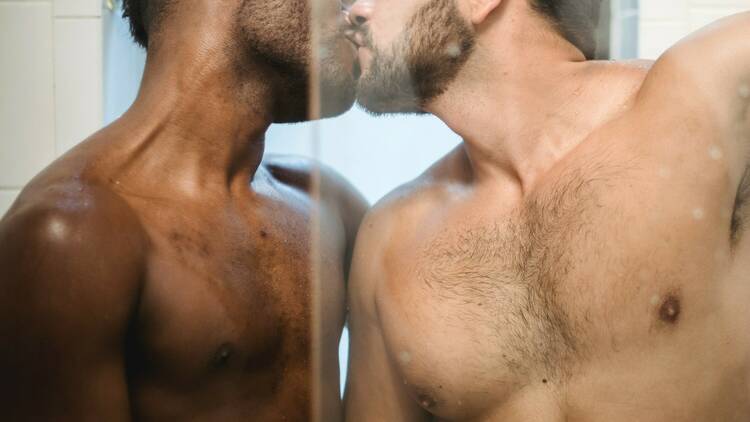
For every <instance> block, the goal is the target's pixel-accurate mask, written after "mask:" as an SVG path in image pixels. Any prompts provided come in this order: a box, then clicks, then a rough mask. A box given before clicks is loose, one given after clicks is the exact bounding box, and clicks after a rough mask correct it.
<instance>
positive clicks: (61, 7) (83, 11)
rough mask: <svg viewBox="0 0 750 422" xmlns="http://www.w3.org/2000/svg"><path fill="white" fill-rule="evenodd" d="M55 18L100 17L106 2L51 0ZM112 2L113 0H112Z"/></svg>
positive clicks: (94, 0)
mask: <svg viewBox="0 0 750 422" xmlns="http://www.w3.org/2000/svg"><path fill="white" fill-rule="evenodd" d="M53 1H54V2H55V16H70V17H87V16H88V17H92V16H101V15H102V8H103V7H104V5H105V4H106V1H107V0H53ZM113 1H114V0H113Z"/></svg>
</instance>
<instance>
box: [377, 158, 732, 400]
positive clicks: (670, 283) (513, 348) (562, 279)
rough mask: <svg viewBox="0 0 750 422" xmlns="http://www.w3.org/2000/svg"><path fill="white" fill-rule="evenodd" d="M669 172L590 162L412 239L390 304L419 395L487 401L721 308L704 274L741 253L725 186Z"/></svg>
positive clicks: (385, 306) (451, 214) (388, 317)
mask: <svg viewBox="0 0 750 422" xmlns="http://www.w3.org/2000/svg"><path fill="white" fill-rule="evenodd" d="M613 169H614V170H613ZM660 172H662V173H663V172H664V169H662V168H660V166H658V165H652V164H651V163H645V164H643V165H641V166H637V167H626V166H606V169H605V168H604V167H602V166H596V167H580V168H577V169H575V170H570V171H566V172H563V173H561V174H560V177H559V178H558V179H557V181H556V182H555V183H552V184H550V185H549V187H548V188H547V189H544V190H543V191H540V194H538V195H536V196H534V197H533V198H531V199H530V200H528V201H525V202H523V203H522V204H521V205H518V206H511V207H507V206H504V205H502V204H503V201H502V199H501V198H494V200H492V198H490V199H488V198H487V197H483V198H477V199H478V200H472V199H469V200H468V201H467V200H466V199H462V200H461V201H466V202H457V203H455V204H450V205H448V206H447V207H444V208H443V209H442V210H441V211H439V212H440V213H442V215H441V216H440V218H438V219H437V220H439V221H441V222H442V223H441V224H440V225H436V226H434V227H433V226H430V227H422V228H420V229H418V230H415V231H413V232H412V233H410V235H409V236H406V237H405V238H404V239H402V240H403V241H402V242H400V244H399V246H398V247H395V248H394V249H393V250H392V255H391V259H393V260H397V261H398V262H400V264H401V265H390V266H388V268H387V275H386V278H385V281H384V283H383V286H382V288H381V289H380V291H379V294H378V306H379V311H380V315H381V318H382V319H383V325H384V332H385V336H386V342H387V344H388V347H389V350H390V353H391V354H392V355H393V357H394V361H395V362H396V364H397V366H398V367H399V369H400V371H401V372H402V374H403V375H404V379H405V382H406V383H407V384H409V385H410V387H411V390H412V391H413V394H414V397H415V399H416V400H417V401H418V402H419V403H420V404H421V405H422V406H423V407H425V408H426V409H427V410H430V411H433V412H435V413H436V414H441V412H451V411H452V412H457V414H465V413H461V410H460V409H461V408H464V409H482V408H486V407H487V406H489V403H493V402H494V403H497V402H498V401H501V402H502V401H503V400H506V399H509V397H511V396H512V395H513V394H515V393H517V392H518V391H520V390H521V389H523V388H524V387H527V386H529V385H532V384H534V385H536V384H539V385H543V384H548V385H558V386H559V385H561V384H564V383H566V382H567V381H568V380H569V379H570V378H571V377H572V376H574V375H575V374H576V372H579V371H580V368H582V367H585V366H586V364H587V362H589V361H591V360H592V359H600V358H602V357H603V356H604V357H606V356H614V355H616V354H618V353H620V352H622V351H623V350H640V351H641V352H643V351H648V350H652V349H653V348H655V347H659V345H660V344H662V342H663V341H664V339H665V338H668V337H670V336H673V335H675V333H676V332H677V331H678V330H679V327H681V326H682V325H685V324H690V321H691V318H693V317H694V316H696V315H704V314H705V313H706V312H709V311H708V310H709V309H710V308H711V307H712V306H714V305H715V304H716V301H717V300H718V299H717V298H716V297H714V295H713V293H712V292H708V293H707V292H706V290H705V286H706V284H707V283H711V282H713V281H715V280H717V279H719V278H720V277H721V270H720V269H719V268H720V267H721V265H723V264H725V263H726V262H727V260H728V259H729V254H730V251H729V246H728V232H726V230H724V228H725V227H726V226H727V225H728V220H727V218H726V217H727V216H726V212H725V210H724V209H723V208H722V207H723V205H721V204H723V203H725V202H726V199H725V198H723V195H725V193H726V192H724V191H725V188H724V187H723V186H721V187H720V186H716V185H714V186H713V188H709V189H706V188H704V187H703V186H701V185H696V184H692V185H691V186H690V187H685V186H683V187H681V188H680V189H675V188H674V185H673V180H672V179H670V178H666V177H662V178H661V179H659V174H660ZM651 173H653V174H654V176H655V177H649V176H650V174H651ZM670 177H682V176H680V175H674V174H672V175H670ZM706 186H708V184H707V185H706ZM704 189H706V190H704ZM493 203H494V204H498V205H495V206H493V205H492V204H493ZM476 210H481V211H476ZM435 368H437V369H435ZM445 409H448V410H445ZM443 414H445V413H443Z"/></svg>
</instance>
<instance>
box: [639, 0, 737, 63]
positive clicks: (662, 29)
mask: <svg viewBox="0 0 750 422" xmlns="http://www.w3.org/2000/svg"><path fill="white" fill-rule="evenodd" d="M746 10H750V0H640V30H639V40H640V41H639V50H640V56H641V57H642V58H646V59H655V58H657V57H659V56H660V55H661V53H663V52H664V50H666V49H667V48H669V46H671V45H672V44H674V43H675V42H677V41H678V40H680V39H681V38H683V37H684V36H686V35H688V34H689V33H691V32H693V31H695V30H698V29H700V28H702V27H703V26H705V25H707V24H709V23H711V22H713V21H715V20H717V19H719V18H721V17H723V16H727V15H731V14H733V13H738V12H742V11H746Z"/></svg>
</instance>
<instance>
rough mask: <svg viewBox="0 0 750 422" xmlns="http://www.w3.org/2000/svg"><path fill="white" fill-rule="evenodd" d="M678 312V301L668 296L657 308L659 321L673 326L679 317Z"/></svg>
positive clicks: (675, 297) (672, 296) (679, 307)
mask: <svg viewBox="0 0 750 422" xmlns="http://www.w3.org/2000/svg"><path fill="white" fill-rule="evenodd" d="M680 311H681V305H680V299H679V298H678V297H677V296H675V295H673V294H670V295H668V296H667V297H666V299H664V301H663V302H662V304H661V307H660V308H659V319H660V320H662V321H664V322H666V323H669V324H675V323H677V320H678V318H679V317H680Z"/></svg>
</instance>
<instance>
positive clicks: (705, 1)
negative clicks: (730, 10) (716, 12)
mask: <svg viewBox="0 0 750 422" xmlns="http://www.w3.org/2000/svg"><path fill="white" fill-rule="evenodd" d="M690 5H691V6H705V7H716V6H718V7H722V6H730V7H739V8H743V7H744V8H750V0H690Z"/></svg>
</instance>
